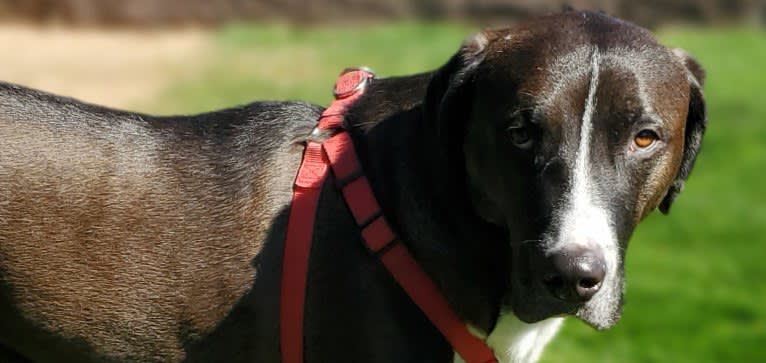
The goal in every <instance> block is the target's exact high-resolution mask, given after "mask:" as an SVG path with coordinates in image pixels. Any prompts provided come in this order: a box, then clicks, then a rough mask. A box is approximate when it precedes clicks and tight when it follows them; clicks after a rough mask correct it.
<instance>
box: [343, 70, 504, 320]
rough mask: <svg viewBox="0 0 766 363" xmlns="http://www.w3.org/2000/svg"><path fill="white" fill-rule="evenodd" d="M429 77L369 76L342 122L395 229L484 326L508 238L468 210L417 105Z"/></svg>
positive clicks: (498, 293) (456, 167)
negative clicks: (348, 131)
mask: <svg viewBox="0 0 766 363" xmlns="http://www.w3.org/2000/svg"><path fill="white" fill-rule="evenodd" d="M430 78H431V74H420V75H415V76H410V77H401V78H388V79H379V80H375V81H374V82H372V84H371V85H370V87H369V89H368V90H367V92H366V94H365V96H364V97H363V98H362V99H360V100H359V102H358V103H357V104H356V105H355V106H354V107H353V108H352V109H351V110H350V111H349V115H348V117H347V123H348V127H349V129H350V130H351V132H352V135H353V138H354V143H355V146H356V148H357V152H358V153H359V157H360V158H361V160H362V163H363V165H364V168H365V172H366V173H367V175H368V177H369V178H370V181H371V183H372V185H373V189H374V191H375V194H376V197H377V198H378V200H379V203H380V204H381V206H382V208H383V211H384V213H385V215H386V218H387V219H388V220H389V221H390V223H391V224H392V225H393V227H394V229H395V230H396V233H397V234H398V235H399V237H400V238H401V239H402V240H403V242H404V243H405V244H406V245H407V246H408V247H409V248H410V249H411V251H412V252H413V254H414V255H415V257H416V258H417V259H418V260H419V262H420V263H421V265H422V266H423V268H424V269H425V270H426V271H427V272H428V274H429V275H430V276H431V277H432V278H433V279H434V280H435V282H436V283H437V284H438V285H439V286H440V288H441V289H442V291H443V293H444V294H445V296H446V297H447V299H448V300H449V301H450V303H451V304H452V305H453V307H454V308H455V309H456V310H457V312H458V314H460V315H461V316H462V317H463V318H464V319H466V322H467V323H471V324H472V325H474V326H476V327H479V328H480V329H482V330H484V332H488V331H490V330H491V329H492V327H493V326H494V324H495V322H496V319H497V316H498V313H499V309H500V305H501V303H502V298H503V293H504V292H506V291H507V286H508V278H509V266H508V264H509V258H508V257H506V256H510V255H509V251H508V249H509V248H510V246H508V244H507V243H505V240H506V233H505V232H504V231H502V230H501V229H500V228H497V227H495V226H493V225H490V224H488V223H486V222H485V221H483V220H482V219H481V218H479V217H478V216H477V215H476V214H475V213H474V210H473V208H472V206H471V203H470V200H469V198H468V192H467V191H466V190H465V181H464V174H465V173H464V170H465V167H464V164H463V163H462V162H455V161H451V160H446V158H447V154H448V153H447V152H445V150H439V149H438V147H439V146H438V145H439V143H438V142H437V140H436V132H435V130H432V128H433V126H432V124H431V123H430V122H426V121H427V117H428V115H427V112H425V111H424V109H423V108H424V107H423V99H424V98H425V94H426V88H427V85H428V82H429V80H430ZM454 147H458V148H461V149H462V145H454ZM456 175H457V176H458V177H456Z"/></svg>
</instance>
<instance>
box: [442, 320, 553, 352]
mask: <svg viewBox="0 0 766 363" xmlns="http://www.w3.org/2000/svg"><path fill="white" fill-rule="evenodd" d="M563 322H564V318H550V319H547V320H543V321H541V322H537V323H534V324H527V323H524V322H523V321H521V320H519V319H518V318H516V316H514V315H513V313H505V314H502V315H500V318H499V319H498V321H497V326H496V327H495V330H493V331H492V333H491V334H490V335H489V337H486V341H487V344H489V346H490V347H491V348H492V350H493V351H494V352H495V356H496V357H497V359H498V362H499V363H534V362H537V361H538V360H539V359H540V355H541V354H542V352H543V348H545V346H546V345H547V344H548V343H549V342H550V341H551V340H552V339H553V337H554V336H555V335H556V333H557V332H558V331H559V328H560V327H561V324H562V323H563ZM472 331H473V330H472ZM454 363H465V362H464V361H463V360H462V359H460V357H459V356H458V355H457V354H455V358H454Z"/></svg>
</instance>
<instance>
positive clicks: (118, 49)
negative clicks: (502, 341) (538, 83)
mask: <svg viewBox="0 0 766 363" xmlns="http://www.w3.org/2000/svg"><path fill="white" fill-rule="evenodd" d="M568 4H569V5H571V6H573V7H575V8H577V9H594V10H603V11H606V12H607V13H609V14H612V15H616V16H619V17H622V18H625V19H629V20H632V21H634V22H636V23H638V24H640V25H643V26H645V27H649V28H650V29H652V30H653V31H655V32H656V34H657V35H658V37H659V38H660V39H661V41H662V42H664V43H665V44H667V45H669V46H673V47H682V48H685V49H687V50H688V51H689V52H690V53H692V54H693V55H694V56H695V57H696V58H697V59H698V60H699V61H700V62H701V63H702V65H704V66H705V68H706V69H707V71H708V79H707V83H706V85H705V92H706V98H707V102H708V109H709V129H708V133H707V136H706V139H705V142H704V144H703V145H704V146H703V152H702V154H701V156H700V158H699V159H698V163H697V166H696V169H695V171H694V173H693V176H692V178H691V181H690V182H689V183H688V185H687V188H686V190H685V191H684V193H683V194H682V195H681V197H680V198H679V200H678V201H677V202H676V204H675V205H674V207H673V211H672V213H671V214H670V215H669V216H667V217H665V216H661V215H654V216H652V217H650V218H649V219H648V220H647V221H646V222H644V223H643V224H642V225H641V226H640V227H639V229H638V231H637V233H636V235H635V237H634V238H633V239H632V241H631V247H630V251H629V253H628V258H627V271H626V273H627V275H628V276H627V278H628V289H627V305H626V307H625V314H624V318H623V320H622V321H621V323H620V324H619V325H618V326H617V327H616V328H614V329H612V330H609V331H607V332H595V331H593V330H592V329H590V328H588V327H586V326H585V325H584V324H582V323H580V322H577V321H575V320H571V321H569V322H568V323H567V325H566V327H565V329H564V331H563V333H562V334H560V336H559V338H558V339H556V340H555V341H554V342H553V343H552V344H551V346H550V348H549V349H548V350H547V351H546V353H545V354H544V358H543V361H544V362H546V363H555V362H589V363H590V362H619V363H623V362H674V363H681V362H690V363H691V362H694V363H700V362H735V363H745V362H766V283H764V280H766V245H765V244H764V242H766V241H764V240H765V239H766V179H765V178H764V175H766V174H765V173H764V167H766V96H765V94H766V92H764V85H765V84H766V71H764V70H765V69H766V31H765V30H764V26H765V24H766V0H644V1H636V0H571V1H569V2H568ZM561 6H562V4H561V1H553V0H551V1H546V0H542V1H533V0H476V1H469V0H444V1H438V0H342V1H332V0H131V1H122V0H0V49H2V52H0V80H4V81H10V82H14V83H20V84H23V85H27V86H31V87H35V88H40V89H44V90H47V91H51V92H55V93H59V94H64V95H68V96H73V97H76V98H79V99H82V100H84V101H88V102H93V103H99V104H103V105H107V106H112V107H119V108H127V109H131V110H135V111H141V112H151V113H162V114H170V113H184V114H188V113H195V112H201V111H207V110H212V109H215V108H222V107H228V106H233V105H236V104H241V103H246V102H250V101H252V100H256V99H304V100H308V101H312V102H315V103H319V104H326V103H328V102H329V101H330V99H331V94H330V87H331V85H332V84H333V81H334V79H335V77H336V76H337V74H338V72H339V71H340V70H342V69H343V68H345V67H348V66H360V65H366V66H369V67H371V68H373V69H375V70H376V71H377V72H378V74H379V75H383V76H386V75H388V76H390V75H401V74H410V73H415V72H421V71H424V70H429V69H433V68H436V67H438V66H440V65H441V64H442V63H444V62H445V61H446V60H447V59H448V57H449V56H450V55H451V54H453V53H454V52H455V51H456V50H457V48H458V46H459V44H460V42H461V41H462V39H464V38H465V37H466V36H468V35H469V34H471V33H473V32H476V31H478V30H480V29H481V28H483V27H488V26H497V25H502V24H509V23H512V22H514V21H518V20H519V19H523V18H525V17H528V16H530V15H533V14H538V13H546V12H551V11H557V10H559V9H560V8H561Z"/></svg>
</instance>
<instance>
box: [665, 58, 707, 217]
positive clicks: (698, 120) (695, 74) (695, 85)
mask: <svg viewBox="0 0 766 363" xmlns="http://www.w3.org/2000/svg"><path fill="white" fill-rule="evenodd" d="M673 53H674V54H675V55H676V56H677V57H679V58H680V59H681V62H682V63H683V65H684V66H685V67H686V69H687V70H688V72H689V73H688V77H689V87H690V91H689V92H690V93H689V113H688V115H687V116H686V129H685V135H684V152H683V159H681V167H680V169H679V170H678V174H677V175H676V179H675V180H674V181H673V184H672V185H671V186H670V189H669V190H668V193H667V194H666V195H665V198H664V199H663V200H662V202H661V203H660V211H661V212H662V213H664V214H668V212H669V211H670V206H671V205H672V204H673V200H675V199H676V197H677V196H678V194H679V193H681V190H683V187H684V182H686V179H688V178H689V174H690V173H691V171H692V167H693V166H694V161H695V160H696V159H697V154H698V153H699V150H700V145H701V144H702V136H703V135H704V134H705V128H706V127H707V113H706V111H705V99H704V98H703V96H702V84H703V82H704V81H705V71H704V70H703V69H702V66H700V64H699V63H697V61H696V60H694V58H692V57H691V56H690V55H689V54H688V53H686V51H684V50H682V49H674V50H673Z"/></svg>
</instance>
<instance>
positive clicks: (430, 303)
mask: <svg viewBox="0 0 766 363" xmlns="http://www.w3.org/2000/svg"><path fill="white" fill-rule="evenodd" d="M373 77H374V74H373V73H372V72H370V71H368V70H366V69H354V70H348V71H345V72H344V73H343V74H341V76H340V78H339V79H338V81H337V83H336V84H335V101H333V103H332V104H331V105H330V107H328V108H327V109H326V110H325V111H324V112H323V113H322V116H321V117H320V118H319V124H318V126H317V129H318V130H322V131H330V132H334V133H335V134H334V135H333V136H331V137H330V138H328V139H327V140H325V141H324V142H321V143H320V142H315V141H309V142H308V144H307V145H306V149H305V151H304V154H303V162H302V163H301V166H300V169H299V171H298V176H297V177H296V178H295V186H294V190H293V199H292V204H291V207H290V217H289V221H288V225H287V237H286V240H285V251H284V260H283V261H282V292H281V309H280V324H281V325H280V338H281V340H280V341H281V349H282V362H283V363H304V362H303V336H304V335H303V312H304V303H305V299H306V274H307V272H308V262H309V251H310V250H311V242H312V235H313V232H314V218H315V216H316V210H317V204H318V201H319V194H320V192H321V187H322V184H323V183H324V181H325V179H326V178H327V175H328V172H329V171H330V169H332V173H333V175H334V177H335V180H336V181H339V183H338V185H340V187H341V188H342V193H343V197H344V199H345V200H346V204H347V205H348V207H349V209H350V210H351V214H352V215H353V216H354V219H355V220H356V223H357V225H359V228H360V229H361V234H362V238H363V239H364V242H365V244H366V246H367V248H368V249H369V250H370V251H371V252H372V253H373V254H374V255H375V256H377V257H378V258H380V260H381V262H383V265H385V267H386V268H387V269H388V271H389V272H390V273H391V275H393V277H394V279H395V280H396V281H397V282H398V283H399V285H400V286H401V287H402V288H403V289H404V291H405V292H406V293H407V294H408V295H409V296H410V298H411V299H412V300H413V301H414V302H415V304H417V306H418V307H419V308H420V309H421V310H422V311H423V313H424V314H425V315H426V316H427V317H428V319H429V320H430V321H431V323H433V324H434V326H436V328H438V329H439V331H440V332H441V333H442V335H444V338H445V339H446V340H447V341H448V342H449V343H450V344H451V345H452V348H453V349H454V350H455V352H457V354H459V355H460V357H461V358H463V360H465V361H466V363H493V362H497V360H496V359H495V356H494V354H493V353H492V350H491V349H490V348H489V347H488V346H487V345H486V344H485V343H484V342H483V341H482V340H480V339H479V338H477V337H475V336H474V335H472V334H471V333H470V332H469V331H468V328H467V326H466V325H465V324H464V323H463V321H461V320H460V318H459V317H458V316H457V314H456V313H455V312H454V311H453V310H452V308H451V307H450V306H449V303H448V302H447V300H446V299H445V298H444V296H443V295H442V294H441V292H440V291H439V289H438V288H437V287H436V285H435V284H434V282H433V281H432V280H431V279H430V278H429V277H428V275H426V273H425V272H424V271H423V269H421V268H420V266H419V265H418V263H417V261H415V259H414V258H413V257H412V255H411V254H410V253H409V251H408V250H407V248H406V247H405V246H404V245H403V244H402V243H400V242H399V241H398V240H397V238H396V236H395V235H394V232H393V231H392V230H391V227H390V226H389V225H388V222H386V219H385V217H383V214H382V212H381V210H380V206H379V205H378V202H377V200H376V199H375V196H374V195H373V192H372V188H371V187H370V183H369V181H368V180H367V177H366V176H365V175H364V172H363V170H362V166H361V165H360V163H359V159H358V158H357V155H356V152H355V150H354V145H353V144H352V142H351V137H350V136H349V134H348V132H347V131H346V130H344V129H343V119H344V114H345V112H346V110H347V108H348V107H349V106H350V105H351V104H353V103H354V102H355V101H356V100H357V99H358V98H359V97H360V96H361V95H362V94H363V93H364V91H365V88H366V85H367V84H368V82H369V81H370V80H372V79H373Z"/></svg>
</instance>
